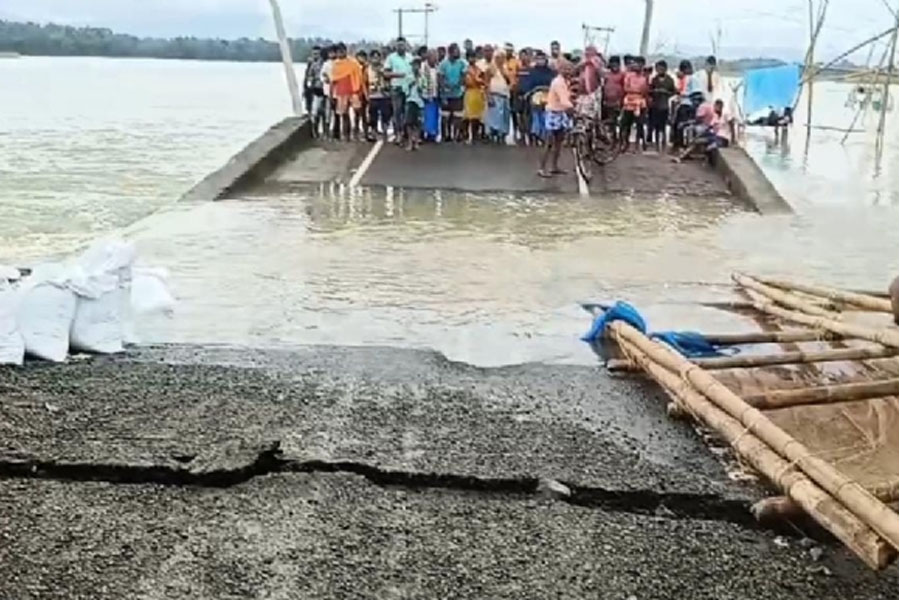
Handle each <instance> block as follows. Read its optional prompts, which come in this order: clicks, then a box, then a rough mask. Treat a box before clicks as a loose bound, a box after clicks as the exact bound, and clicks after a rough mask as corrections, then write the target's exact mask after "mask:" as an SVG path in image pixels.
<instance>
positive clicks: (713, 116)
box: [672, 99, 734, 162]
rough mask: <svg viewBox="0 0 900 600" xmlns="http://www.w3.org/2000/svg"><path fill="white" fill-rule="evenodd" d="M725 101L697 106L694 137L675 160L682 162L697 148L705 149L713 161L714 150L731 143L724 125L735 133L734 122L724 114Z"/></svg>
mask: <svg viewBox="0 0 900 600" xmlns="http://www.w3.org/2000/svg"><path fill="white" fill-rule="evenodd" d="M724 108H725V103H724V102H722V100H721V99H719V100H716V101H715V102H708V101H707V102H703V103H702V104H700V106H699V107H698V108H697V117H696V119H695V121H694V124H693V129H694V137H693V140H692V142H691V143H690V144H688V146H687V147H686V148H685V149H684V150H682V151H681V153H680V154H679V155H678V156H675V157H673V158H672V160H673V161H674V162H681V161H683V160H684V159H686V158H687V157H688V156H690V155H691V154H692V153H694V151H696V150H701V149H702V150H703V151H704V153H705V154H706V157H707V159H708V160H709V161H710V162H712V160H713V156H714V151H715V150H716V149H717V148H724V147H727V146H728V145H729V139H728V137H726V133H725V131H724V130H723V127H727V128H728V130H729V133H730V134H732V135H733V132H734V122H733V121H729V120H727V119H726V117H725V116H724V114H723V113H724Z"/></svg>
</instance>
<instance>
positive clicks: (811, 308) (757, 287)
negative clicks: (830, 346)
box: [731, 273, 842, 321]
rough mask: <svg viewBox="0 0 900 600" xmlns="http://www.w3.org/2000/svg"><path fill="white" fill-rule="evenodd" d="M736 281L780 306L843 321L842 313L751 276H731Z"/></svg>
mask: <svg viewBox="0 0 900 600" xmlns="http://www.w3.org/2000/svg"><path fill="white" fill-rule="evenodd" d="M731 278H732V279H734V281H735V282H736V283H737V284H738V285H740V286H741V287H743V288H745V289H751V290H753V291H755V292H758V293H760V294H762V295H763V296H765V297H767V298H769V299H770V300H774V301H775V302H778V303H779V304H783V305H784V306H789V307H791V308H796V309H798V310H802V311H803V312H805V313H807V314H810V315H817V316H820V317H827V318H829V319H832V320H835V321H839V320H841V318H842V317H841V315H840V313H836V312H834V311H830V310H827V309H824V308H822V307H821V306H818V305H816V304H813V303H812V302H807V301H806V300H804V299H803V298H800V297H798V296H796V295H795V294H790V293H788V292H783V291H781V290H779V289H778V288H774V287H772V286H770V285H766V284H764V283H760V282H759V281H757V280H756V279H754V278H753V277H750V276H749V275H744V274H742V273H735V274H733V275H732V276H731Z"/></svg>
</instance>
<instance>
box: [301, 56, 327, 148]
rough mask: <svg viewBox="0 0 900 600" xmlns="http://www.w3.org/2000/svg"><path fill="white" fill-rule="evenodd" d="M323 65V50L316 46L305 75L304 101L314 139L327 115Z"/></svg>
mask: <svg viewBox="0 0 900 600" xmlns="http://www.w3.org/2000/svg"><path fill="white" fill-rule="evenodd" d="M323 63H324V60H323V57H322V48H321V47H320V46H314V47H313V50H312V54H311V55H310V57H309V62H308V63H307V64H306V73H304V74H303V99H304V100H305V102H306V114H307V115H308V116H309V118H310V120H311V121H312V131H313V137H318V135H319V124H320V123H321V121H322V116H323V115H324V113H325V105H324V102H325V93H324V91H323V89H322V87H323V83H322V64H323Z"/></svg>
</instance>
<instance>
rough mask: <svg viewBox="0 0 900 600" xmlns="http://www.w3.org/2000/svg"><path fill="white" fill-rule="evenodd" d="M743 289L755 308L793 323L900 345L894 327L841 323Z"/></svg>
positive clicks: (899, 339) (894, 345) (899, 337)
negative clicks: (784, 305)
mask: <svg viewBox="0 0 900 600" xmlns="http://www.w3.org/2000/svg"><path fill="white" fill-rule="evenodd" d="M745 291H746V292H747V295H748V296H749V297H750V299H751V300H752V301H753V304H754V306H756V309H757V310H760V311H762V312H764V313H768V314H770V315H774V316H776V317H781V318H782V319H786V320H788V321H794V322H795V323H803V324H804V325H809V326H810V327H818V328H822V329H827V330H829V331H833V332H834V333H837V334H840V335H845V336H847V337H852V338H859V339H863V340H869V341H871V342H878V343H879V344H884V345H885V346H891V347H892V348H898V347H900V336H898V334H897V330H896V329H894V328H890V329H888V328H885V329H881V330H878V329H872V328H871V327H865V326H863V325H855V324H853V323H841V322H839V321H835V320H833V319H826V318H825V317H816V316H814V315H809V314H806V313H803V312H798V311H796V310H788V309H785V308H781V307H780V306H776V305H775V303H774V302H772V301H771V300H770V299H768V298H766V297H765V296H763V295H762V294H759V293H757V292H754V291H753V290H749V289H748V290H745Z"/></svg>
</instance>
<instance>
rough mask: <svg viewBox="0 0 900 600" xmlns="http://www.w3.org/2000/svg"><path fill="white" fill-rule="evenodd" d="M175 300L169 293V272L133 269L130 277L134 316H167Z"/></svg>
mask: <svg viewBox="0 0 900 600" xmlns="http://www.w3.org/2000/svg"><path fill="white" fill-rule="evenodd" d="M174 308H175V298H174V296H172V292H171V291H169V272H168V271H166V270H165V269H155V268H151V267H135V268H134V270H133V271H132V275H131V310H132V312H133V313H134V314H136V315H144V314H149V313H164V314H169V313H171V312H172V311H173V310H174Z"/></svg>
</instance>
